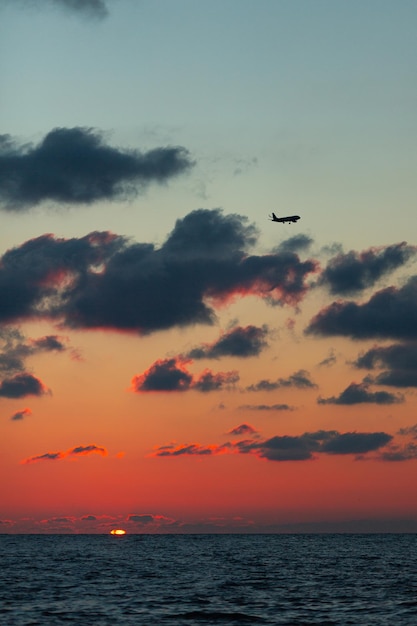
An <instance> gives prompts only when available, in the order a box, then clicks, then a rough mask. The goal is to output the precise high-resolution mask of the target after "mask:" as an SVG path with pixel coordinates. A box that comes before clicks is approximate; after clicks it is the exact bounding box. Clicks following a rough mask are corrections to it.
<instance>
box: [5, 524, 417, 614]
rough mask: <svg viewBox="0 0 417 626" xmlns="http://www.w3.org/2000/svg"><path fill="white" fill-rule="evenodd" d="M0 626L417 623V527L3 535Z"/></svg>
mask: <svg viewBox="0 0 417 626" xmlns="http://www.w3.org/2000/svg"><path fill="white" fill-rule="evenodd" d="M0 560H1V563H0V625H1V626H35V625H36V626H49V625H51V626H52V625H58V624H59V625H61V624H62V625H64V624H65V625H67V626H71V625H73V624H74V625H77V626H90V625H94V626H117V625H120V626H136V625H142V624H143V625H146V626H151V625H154V624H155V625H158V626H159V625H161V626H197V625H204V626H209V625H211V624H213V625H214V624H216V625H217V624H218V625H222V626H238V625H239V626H241V625H242V624H248V625H251V624H254V625H258V624H260V625H265V626H267V625H272V624H280V625H286V626H295V625H297V626H301V625H307V624H320V625H321V626H330V625H333V624H337V625H343V626H345V625H348V624H354V625H355V626H359V625H362V624H363V625H366V626H372V625H377V624H378V625H381V626H382V625H384V626H385V625H386V626H402V625H404V626H405V625H409V626H411V625H413V626H415V625H416V624H417V535H415V534H401V535H396V534H381V535H378V534H364V535H355V534H311V535H310V534H306V535H300V534H294V535H291V534H277V535H270V534H263V535H256V534H253V535H249V534H247V535H245V534H242V535H239V534H236V535H124V536H112V535H0Z"/></svg>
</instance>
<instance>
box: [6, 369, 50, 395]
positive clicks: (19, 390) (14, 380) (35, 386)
mask: <svg viewBox="0 0 417 626" xmlns="http://www.w3.org/2000/svg"><path fill="white" fill-rule="evenodd" d="M45 393H47V388H46V387H45V385H44V384H43V383H42V382H41V381H40V380H39V378H36V377H35V376H32V374H25V373H23V374H16V375H15V376H12V377H11V378H5V379H4V380H2V381H1V382H0V397H2V398H25V397H26V396H42V395H44V394H45Z"/></svg>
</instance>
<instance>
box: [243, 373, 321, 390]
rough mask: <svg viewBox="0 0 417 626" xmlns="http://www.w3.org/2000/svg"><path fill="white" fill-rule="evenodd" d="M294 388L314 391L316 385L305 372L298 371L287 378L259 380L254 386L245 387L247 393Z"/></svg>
mask: <svg viewBox="0 0 417 626" xmlns="http://www.w3.org/2000/svg"><path fill="white" fill-rule="evenodd" d="M290 387H295V388H296V389H315V388H317V385H316V384H315V383H314V382H313V381H312V380H311V378H310V374H309V373H308V372H307V371H306V370H298V372H295V373H294V374H291V376H289V377H288V378H278V379H277V380H274V381H271V380H268V379H264V380H260V381H259V382H257V383H256V384H255V385H249V387H246V390H247V391H275V390H276V389H283V388H290Z"/></svg>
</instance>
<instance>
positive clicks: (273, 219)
mask: <svg viewBox="0 0 417 626" xmlns="http://www.w3.org/2000/svg"><path fill="white" fill-rule="evenodd" d="M269 219H270V220H271V222H282V223H285V222H289V223H290V224H291V222H292V223H293V224H295V222H297V221H298V220H299V219H300V216H299V215H288V216H287V217H277V216H276V215H275V213H272V215H270V216H269Z"/></svg>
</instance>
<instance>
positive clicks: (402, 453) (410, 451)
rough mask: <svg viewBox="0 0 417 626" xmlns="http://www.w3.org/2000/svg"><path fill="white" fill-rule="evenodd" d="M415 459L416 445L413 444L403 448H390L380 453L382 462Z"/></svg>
mask: <svg viewBox="0 0 417 626" xmlns="http://www.w3.org/2000/svg"><path fill="white" fill-rule="evenodd" d="M413 459H417V445H416V444H415V443H413V442H410V443H408V444H406V445H405V446H402V447H401V446H396V445H393V446H390V447H389V448H388V450H386V451H384V452H382V453H381V460H382V461H394V462H396V461H399V462H400V461H411V460H413Z"/></svg>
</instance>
